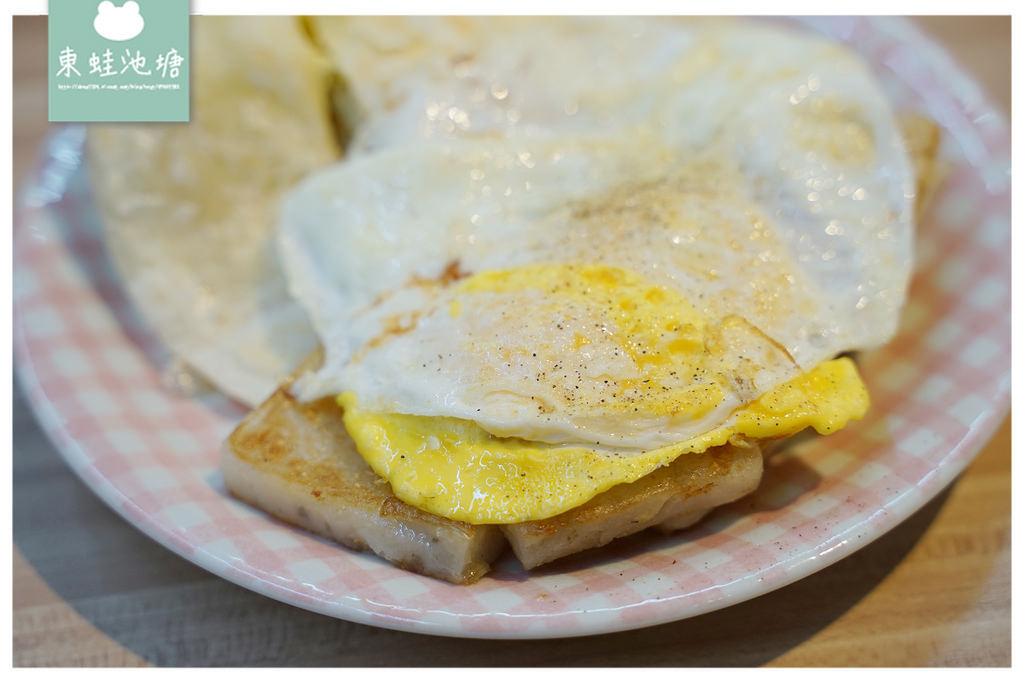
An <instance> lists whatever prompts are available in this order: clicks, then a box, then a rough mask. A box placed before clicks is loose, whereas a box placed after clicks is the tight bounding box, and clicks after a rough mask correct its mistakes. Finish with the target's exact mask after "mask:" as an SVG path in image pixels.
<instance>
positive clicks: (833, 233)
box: [278, 24, 914, 523]
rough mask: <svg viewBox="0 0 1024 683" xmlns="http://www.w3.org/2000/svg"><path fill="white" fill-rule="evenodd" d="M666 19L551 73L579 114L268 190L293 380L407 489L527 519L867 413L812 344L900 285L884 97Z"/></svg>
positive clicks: (859, 70)
mask: <svg viewBox="0 0 1024 683" xmlns="http://www.w3.org/2000/svg"><path fill="white" fill-rule="evenodd" d="M681 31H682V32H681V33H680V34H678V35H677V34H675V33H672V32H668V33H665V34H664V35H666V36H667V37H666V38H665V40H666V41H667V42H666V43H665V44H663V45H660V46H659V45H658V44H656V43H654V44H647V45H646V47H645V50H646V52H645V54H647V57H646V58H645V59H646V62H645V63H646V64H647V65H648V67H649V68H648V70H646V71H642V72H641V71H636V72H630V73H628V74H625V75H624V74H615V75H614V76H609V77H608V78H605V79H600V78H599V77H597V76H595V78H594V80H592V81H589V82H590V84H591V85H590V87H589V89H588V88H586V87H583V86H579V85H576V86H573V87H575V88H576V90H574V97H575V98H576V101H577V102H579V103H580V105H579V108H578V109H577V110H576V112H575V114H579V113H580V112H583V114H584V115H583V116H579V117H577V116H575V115H574V116H566V115H565V114H564V110H563V114H562V116H546V115H544V113H543V109H544V107H543V106H540V107H539V108H538V111H539V112H540V113H538V114H536V116H535V117H534V118H535V123H534V125H532V127H531V128H530V132H529V134H520V133H516V132H509V131H508V130H506V129H504V128H500V127H499V128H498V129H497V130H496V131H495V130H492V131H491V132H490V133H488V134H486V135H461V134H457V133H454V131H450V132H453V134H452V135H440V136H433V137H431V136H419V135H411V136H410V137H411V138H412V139H410V140H409V141H408V143H407V144H405V145H403V146H401V147H399V146H395V145H386V146H384V147H382V148H381V149H372V148H371V147H367V148H366V149H365V150H363V151H362V152H361V153H359V154H357V155H355V156H353V157H352V158H350V159H349V160H347V161H346V162H344V163H342V164H338V165H336V166H334V167H332V168H329V169H327V170H325V171H322V172H320V173H317V174H314V175H313V176H311V177H310V178H308V179H307V180H306V181H304V182H303V183H302V184H301V185H300V186H299V187H297V188H296V189H295V190H294V191H293V192H292V193H291V194H290V195H289V197H288V198H287V200H286V201H285V203H284V205H283V208H282V211H281V216H280V223H279V230H278V243H279V250H280V255H281V259H282V263H283V265H284V268H285V271H286V273H287V276H288V280H289V288H290V291H291V293H292V295H293V296H294V297H295V298H296V299H297V300H298V301H299V302H300V303H301V304H302V305H303V307H304V308H305V309H306V311H307V312H308V313H309V315H310V318H311V319H312V320H313V323H314V326H315V327H316V329H317V332H318V334H319V337H320V339H321V342H322V344H323V346H324V350H325V361H324V364H323V366H322V367H321V368H320V370H319V371H317V372H316V373H314V374H311V375H307V376H305V377H303V378H301V379H300V380H299V381H298V382H297V383H296V385H295V387H294V391H296V392H297V394H298V395H299V397H300V398H302V399H303V400H308V399H314V398H318V397H322V396H326V395H337V396H339V397H340V398H339V400H340V401H341V402H342V405H343V406H344V407H345V420H346V426H347V428H348V430H349V432H350V433H351V434H352V435H353V438H354V440H355V442H356V444H357V446H358V447H359V450H360V452H361V453H362V455H363V457H364V458H365V459H366V460H367V461H368V462H369V464H370V465H371V466H372V467H373V468H374V470H375V471H376V472H377V473H378V474H379V475H380V476H382V477H384V478H386V479H387V480H388V481H390V482H391V484H392V487H393V488H394V490H395V492H396V495H398V496H399V497H400V498H402V499H403V500H405V501H406V502H409V503H410V504H413V505H417V506H418V507H421V508H422V509H426V510H429V511H432V512H435V513H437V514H441V515H443V516H446V517H450V518H453V519H460V520H463V521H468V522H472V523H491V522H493V523H511V522H518V521H525V520H530V519H542V518H545V517H549V516H551V515H554V514H558V513H559V512H561V511H564V510H567V509H571V508H572V507H574V506H576V505H579V504H581V503H582V502H585V501H586V500H588V499H589V498H590V497H592V496H594V495H596V494H597V493H600V492H601V491H604V490H607V489H608V488H610V487H611V486H614V485H615V484H617V483H622V482H629V481H634V480H636V479H637V478H639V477H641V476H643V475H644V474H646V473H649V472H650V471H652V470H653V469H654V468H656V467H659V466H662V465H665V464H668V463H670V462H671V461H672V460H673V459H674V458H676V457H679V456H680V455H682V454H684V453H688V452H701V451H703V450H705V449H707V448H710V447H713V446H716V445H721V444H723V443H725V442H726V441H727V440H729V439H742V438H745V437H749V438H770V437H775V436H784V435H788V434H792V433H794V432H795V431H798V430H799V429H802V428H804V427H806V426H815V427H816V428H818V429H819V431H823V432H827V431H831V430H833V429H835V428H838V427H840V426H842V425H843V424H845V422H846V421H848V420H850V419H857V418H859V417H860V416H862V415H863V412H864V410H866V406H867V395H866V391H865V390H864V388H863V385H862V383H861V382H860V380H859V378H858V377H857V376H856V372H855V370H853V368H852V365H850V364H849V363H848V362H838V365H837V364H835V363H837V362H835V361H831V359H833V358H834V357H835V356H837V355H838V354H840V353H842V352H844V351H849V350H853V349H861V348H868V347H872V346H876V345H879V344H882V343H884V342H885V341H886V340H887V339H888V338H889V337H890V336H891V335H892V334H893V332H894V331H895V328H896V325H897V322H898V315H899V310H900V308H901V306H902V304H903V301H904V298H905V294H906V286H907V280H908V278H909V273H910V264H911V251H910V250H911V238H912V228H911V222H912V218H913V215H912V212H913V200H914V195H913V191H914V190H913V188H914V178H913V174H912V171H911V167H910V164H909V162H908V159H907V154H906V151H905V149H904V145H903V142H902V139H901V137H900V134H899V131H898V128H897V126H896V123H895V120H894V118H893V116H892V113H891V111H890V110H889V108H888V106H887V104H886V101H885V98H884V97H883V95H882V93H881V92H880V91H879V89H878V87H877V85H876V84H875V83H874V82H873V80H872V79H871V77H870V74H869V73H868V72H867V71H866V69H865V68H864V67H863V66H862V65H861V64H860V62H859V61H858V60H857V59H856V58H855V57H853V56H852V55H850V54H848V53H846V52H845V51H843V50H842V49H841V48H839V47H837V46H834V45H830V44H827V43H824V42H823V41H821V40H819V39H816V38H812V37H808V36H804V35H801V34H796V33H791V32H788V31H782V30H779V29H773V28H766V27H752V26H749V25H745V24H715V28H714V30H710V31H699V30H696V29H694V30H691V31H690V32H687V31H686V30H681ZM655 33H656V34H657V32H655ZM534 45H535V46H536V45H538V44H537V43H535V44H534ZM539 45H541V47H539V48H537V49H542V47H543V44H539ZM499 48H500V43H499V45H498V46H497V47H494V48H493V49H494V50H496V51H499V52H500V50H499ZM567 50H568V52H570V53H572V52H573V48H572V47H569V48H567ZM652 51H653V52H652ZM651 54H657V55H658V59H653V58H651V57H650V55H651ZM558 55H559V52H558V46H557V45H556V46H554V47H552V48H551V53H550V54H549V55H547V56H548V59H547V61H546V63H550V64H551V68H552V69H553V70H557V69H558V68H559V67H558V64H559V63H560V62H559V59H558ZM537 58H538V59H540V55H538V57H537ZM485 61H486V60H485ZM570 61H572V60H570ZM625 63H626V64H628V63H629V60H626V61H625ZM509 68H511V67H509ZM609 68H611V67H609ZM512 73H513V72H512V71H510V77H511V75H512ZM638 74H642V75H638ZM584 80H585V79H584ZM544 82H545V83H546V82H548V81H547V80H545V81H544ZM573 83H576V84H578V83H579V79H578V78H577V79H576V80H575V81H573ZM606 85H607V87H605V86H606ZM553 88H554V86H552V91H553ZM540 91H541V93H544V92H546V90H545V86H543V85H542V86H541V87H540ZM540 101H541V102H543V101H544V98H540ZM587 112H591V113H594V112H597V114H596V115H594V116H590V115H589V114H588V113H587ZM612 112H617V113H618V115H616V116H612V115H610V113H612ZM428 118H429V112H428ZM381 130H383V129H381ZM396 130H397V129H396ZM396 134H397V133H396Z"/></svg>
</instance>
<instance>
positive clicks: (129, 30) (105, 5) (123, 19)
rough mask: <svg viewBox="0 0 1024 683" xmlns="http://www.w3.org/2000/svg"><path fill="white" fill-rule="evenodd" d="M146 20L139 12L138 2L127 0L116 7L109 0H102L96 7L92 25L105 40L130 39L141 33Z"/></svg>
mask: <svg viewBox="0 0 1024 683" xmlns="http://www.w3.org/2000/svg"><path fill="white" fill-rule="evenodd" d="M145 25H146V22H145V21H144V20H143V19H142V15H141V14H139V3H137V2H134V1H133V0H129V1H128V2H126V3H124V5H122V6H121V7H116V6H115V5H114V3H112V2H110V0H103V2H101V3H100V4H99V7H97V8H96V18H95V19H93V21H92V27H93V28H94V29H96V33H98V34H100V35H101V36H103V37H104V38H106V39H107V40H131V39H132V38H134V37H135V36H137V35H139V34H140V33H142V27H143V26H145Z"/></svg>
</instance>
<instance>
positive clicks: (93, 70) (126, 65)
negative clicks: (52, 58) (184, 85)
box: [57, 45, 185, 78]
mask: <svg viewBox="0 0 1024 683" xmlns="http://www.w3.org/2000/svg"><path fill="white" fill-rule="evenodd" d="M120 58H121V68H120V70H118V68H117V67H116V66H115V65H114V53H113V52H111V51H110V50H109V49H107V50H105V51H104V52H103V54H102V55H98V54H96V53H95V52H93V53H92V54H91V55H90V56H89V73H90V74H99V75H100V77H101V78H103V77H106V76H118V75H120V74H123V73H125V72H126V71H128V70H129V69H131V70H132V72H134V73H135V74H136V75H139V76H151V75H153V72H154V70H153V69H148V70H147V69H146V57H145V56H144V55H143V54H142V52H141V50H136V51H135V54H134V55H132V53H131V50H129V49H128V48H125V50H124V54H123V55H120ZM184 62H185V58H184V57H182V56H181V55H180V54H179V53H178V51H177V50H176V49H175V48H171V49H170V50H168V51H167V52H164V53H161V54H158V55H157V56H156V68H155V71H156V73H157V74H159V75H160V77H161V78H177V77H178V75H179V74H180V73H181V65H182V64H183V63H184ZM77 63H78V54H77V53H76V52H75V51H74V50H72V49H71V46H70V45H68V46H66V47H65V48H64V49H63V50H61V51H60V70H59V71H57V76H63V77H64V78H72V75H71V74H72V72H74V74H75V75H76V76H81V75H82V73H81V72H80V71H79V70H78V69H77V68H75V65H76V64H77Z"/></svg>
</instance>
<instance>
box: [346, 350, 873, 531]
mask: <svg viewBox="0 0 1024 683" xmlns="http://www.w3.org/2000/svg"><path fill="white" fill-rule="evenodd" d="M338 401H339V403H340V404H341V406H342V407H343V408H344V420H345V426H346V428H347V429H348V432H349V434H351V436H352V438H353V439H354V440H355V443H356V446H357V448H358V449H359V452H360V453H361V454H362V456H363V458H364V459H365V460H366V461H367V462H368V463H369V464H370V466H371V467H372V468H373V470H374V471H375V472H376V473H377V474H378V475H379V476H381V477H383V478H384V479H386V480H387V481H388V482H390V483H391V486H392V488H393V489H394V492H395V495H396V496H398V497H399V498H400V499H402V500H403V501H405V502H407V503H409V504H410V505H414V506H416V507H418V508H420V509H423V510H426V511H429V512H433V513H435V514H437V515H440V516H443V517H448V518H450V519H455V520H460V521H463V522H469V523H472V524H510V523H516V522H524V521H528V520H537V519H546V518H548V517H552V516H554V515H557V514H559V513H561V512H564V511H566V510H569V509H572V508H574V507H577V506H579V505H582V504H583V503H585V502H586V501H588V500H589V499H590V498H592V497H594V496H595V495H597V494H599V493H601V492H603V491H606V490H607V489H609V488H611V487H612V486H615V485H616V484H621V483H628V482H633V481H636V480H637V479H639V478H641V477H643V476H645V475H647V474H649V473H650V472H652V471H653V470H654V469H656V468H658V467H661V466H664V465H668V464H669V463H671V462H672V461H673V460H675V459H676V458H677V457H681V456H683V457H685V454H686V453H701V452H703V451H705V450H707V449H708V448H712V447H714V446H720V445H722V444H724V443H726V442H727V441H728V440H729V439H730V438H731V437H734V436H740V437H750V438H758V439H761V438H779V437H785V436H789V435H792V434H795V433H797V432H799V431H801V430H803V429H805V428H807V427H813V428H814V429H816V430H817V431H818V432H819V433H822V434H828V433H831V432H833V431H835V430H837V429H840V428H842V427H843V426H844V425H845V424H846V423H847V422H848V421H849V420H852V419H860V418H862V417H863V416H864V414H865V412H866V411H867V408H868V394H867V389H866V387H865V386H864V383H863V382H862V381H861V378H860V376H859V374H858V373H857V369H856V366H855V365H854V364H853V362H852V361H851V360H849V359H848V358H839V359H836V360H831V361H827V362H825V363H822V364H821V365H819V366H817V367H816V368H814V369H813V370H811V371H809V372H807V373H805V374H803V375H801V376H799V377H797V378H795V379H793V380H791V381H789V382H786V383H785V384H782V385H780V386H778V387H776V388H775V389H773V390H772V391H769V392H767V393H766V394H764V395H763V396H761V397H760V398H759V399H758V400H756V401H753V402H752V403H750V404H748V405H746V406H744V407H743V408H741V409H739V410H737V411H735V412H734V413H733V415H732V416H731V417H730V419H729V420H728V421H726V422H725V423H723V424H722V425H721V426H719V427H717V428H715V429H712V430H710V431H707V432H705V433H703V434H701V435H699V436H697V437H694V438H692V439H689V440H687V441H684V442H681V443H677V444H673V445H671V446H664V447H661V448H656V449H653V450H648V451H623V450H620V451H614V450H604V449H601V448H589V447H585V446H570V445H565V446H554V445H551V444H543V443H537V442H531V441H524V440H521V439H516V438H499V437H495V436H493V435H491V434H489V433H488V432H486V431H485V430H483V429H482V428H480V427H479V426H478V425H476V424H475V423H474V422H472V421H468V420H462V419H457V418H448V417H423V416H416V415H400V414H390V413H374V412H366V411H364V410H361V409H360V407H359V404H358V400H357V398H356V396H355V395H354V394H352V393H346V394H342V395H341V396H339V398H338Z"/></svg>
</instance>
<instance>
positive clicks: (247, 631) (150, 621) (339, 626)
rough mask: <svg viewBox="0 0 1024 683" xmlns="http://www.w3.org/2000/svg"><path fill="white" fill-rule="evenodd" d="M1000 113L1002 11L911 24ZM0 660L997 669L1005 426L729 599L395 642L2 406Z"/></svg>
mask: <svg viewBox="0 0 1024 683" xmlns="http://www.w3.org/2000/svg"><path fill="white" fill-rule="evenodd" d="M918 21H919V23H920V25H921V26H922V27H923V28H924V29H925V30H926V31H927V32H929V33H931V34H932V35H933V36H936V37H937V38H938V39H939V40H940V41H941V42H943V43H944V44H945V45H946V46H947V48H949V49H950V51H951V52H953V54H954V55H955V56H956V57H957V58H958V59H959V60H960V61H961V63H963V64H964V65H965V66H966V67H967V68H968V69H969V70H970V71H971V72H973V74H974V75H975V76H976V77H977V78H978V80H979V82H980V83H981V85H982V87H983V88H984V89H985V90H986V92H987V93H988V94H989V95H990V96H992V98H993V100H994V101H995V102H996V103H997V104H999V105H1001V106H1002V107H1003V109H1004V110H1005V111H1007V112H1009V109H1010V88H1009V65H1010V59H1009V49H1010V48H1009V46H1010V21H1009V18H1007V17H982V18H976V17H971V18H963V17H953V18H950V17H927V18H922V19H919V20H918ZM13 35H14V49H13V54H14V64H13V72H14V82H15V86H14V103H13V109H14V129H15V135H14V184H15V188H16V189H17V188H19V187H20V184H21V182H22V180H23V179H24V178H25V177H26V175H27V174H28V172H29V171H30V169H31V167H32V163H33V160H34V158H35V155H36V150H37V149H38V147H39V144H40V142H41V141H42V139H43V138H44V136H45V134H46V132H47V129H48V124H47V123H46V73H45V71H46V69H45V64H46V55H45V46H46V20H45V17H17V18H15V20H14V32H13ZM13 430H14V449H13V484H14V486H13V494H14V495H13V530H14V542H15V546H16V547H15V548H14V553H13V570H14V571H13V584H14V585H13V588H14V601H13V620H12V624H13V661H14V664H15V665H16V666H119V667H122V666H143V665H147V664H152V665H158V666H241V665H249V666H394V665H407V666H500V665H512V664H516V665H521V666H538V665H545V666H561V665H573V666H756V665H770V666H847V665H856V666H879V665H880V666H1008V665H1009V664H1010V431H1011V430H1010V420H1009V419H1007V420H1006V422H1004V424H1003V425H1002V426H1001V427H1000V429H999V431H998V432H997V434H996V435H995V437H994V438H993V439H992V440H991V442H990V443H989V444H988V445H987V446H986V447H985V449H983V450H982V452H981V453H980V454H979V455H978V457H977V459H976V460H975V461H974V462H973V463H972V464H971V465H970V467H969V468H968V469H967V471H966V472H965V473H964V474H963V475H962V476H961V477H960V478H959V479H958V480H957V482H955V483H954V485H953V486H951V487H950V488H948V489H947V490H946V491H944V492H943V493H942V494H941V495H939V496H938V497H936V498H935V499H934V500H933V501H931V502H930V503H929V504H928V505H926V506H925V507H924V508H922V509H921V510H920V511H919V512H918V513H916V514H915V515H913V516H911V517H910V518H909V519H907V520H906V521H905V522H904V523H902V524H900V525H899V526H898V527H897V528H896V529H894V530H893V531H891V532H890V533H889V534H886V535H885V536H884V537H882V538H881V539H879V540H877V541H876V542H874V543H872V544H871V545H869V546H868V547H867V548H865V549H863V550H861V551H859V552H857V553H855V554H853V555H852V556H850V557H848V558H846V559H844V560H842V561H840V562H838V563H837V564H835V565H833V566H831V567H829V568H827V569H825V570H823V571H820V572H818V573H816V574H814V575H812V576H810V577H808V578H807V579H804V580H802V581H799V582H797V583H795V584H792V585H790V586H787V587H785V588H782V589H779V590H777V591H774V592H772V593H770V594H768V595H764V596H761V597H759V598H757V599H755V600H751V601H748V602H745V603H743V604H740V605H736V606H734V607H731V608H728V609H724V610H719V611H718V612H713V613H711V614H707V615H703V616H700V617H696V618H693V619H688V620H685V621H681V622H676V623H673V624H666V625H663V626H658V627H653V628H647V629H642V630H639V631H633V632H627V633H619V634H612V635H607V636H594V637H587V638H576V639H569V640H555V641H544V642H514V641H465V640H456V639H448V638H438V637H431V636H419V635H413V634H407V633H398V632H392V631H386V630H382V629H377V628H372V627H367V626H361V625H358V624H351V623H348V622H344V621H340V620H337V619H332V618H329V617H324V616H321V615H317V614H313V613H310V612H305V611H303V610H299V609H296V608H293V607H290V606H288V605H284V604H281V603H278V602H275V601H273V600H269V599H267V598H264V597H262V596H260V595H257V594H254V593H251V592H249V591H247V590H245V589H242V588H239V587H238V586H235V585H233V584H231V583H228V582H226V581H224V580H222V579H220V578H218V577H215V576H213V575H211V574H209V573H207V572H206V571H204V570H202V569H200V568H198V567H196V566H194V565H192V564H190V563H188V562H186V561H185V560H183V559H181V558H180V557H178V556H176V555H174V554H172V553H171V552H169V551H167V550H165V549H164V548H163V547H162V546H160V545H158V544H157V543H155V542H153V541H152V540H150V539H149V538H148V537H146V536H144V535H142V534H141V533H139V532H138V531H136V530H135V529H134V528H133V527H131V526H130V525H129V524H127V523H126V522H124V521H123V520H122V519H121V518H120V517H118V516H117V515H116V514H115V513H114V512H112V511H111V510H110V509H109V508H107V507H106V506H105V505H104V504H103V503H102V502H101V501H100V500H99V499H98V498H97V497H96V496H95V495H93V494H92V492H91V491H89V490H88V489H87V488H86V487H85V486H84V485H82V483H81V482H80V481H79V480H78V479H77V478H76V477H75V476H74V475H73V474H72V473H71V471H70V470H69V469H68V468H67V467H66V466H65V465H64V464H63V462H62V461H61V460H60V458H59V456H58V455H57V454H56V452H55V451H54V449H53V448H52V446H51V445H50V444H49V443H48V442H47V440H46V439H45V437H44V436H43V435H42V433H41V432H40V431H39V428H38V426H37V425H36V423H35V420H34V418H33V417H32V415H31V413H30V411H29V410H28V409H27V407H26V405H25V402H24V400H23V398H22V396H21V392H20V389H18V388H17V386H16V387H15V392H14V401H13Z"/></svg>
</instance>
